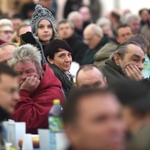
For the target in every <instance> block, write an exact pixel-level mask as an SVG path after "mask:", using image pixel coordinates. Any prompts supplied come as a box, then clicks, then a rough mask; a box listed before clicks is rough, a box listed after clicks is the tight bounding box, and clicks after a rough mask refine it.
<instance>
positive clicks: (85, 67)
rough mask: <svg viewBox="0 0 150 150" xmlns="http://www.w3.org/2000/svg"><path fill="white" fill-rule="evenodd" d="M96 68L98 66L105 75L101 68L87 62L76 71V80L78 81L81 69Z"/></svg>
mask: <svg viewBox="0 0 150 150" xmlns="http://www.w3.org/2000/svg"><path fill="white" fill-rule="evenodd" d="M94 68H96V69H97V70H99V72H100V73H101V74H102V75H103V76H104V74H103V72H102V70H101V69H100V68H98V67H97V66H96V65H94V64H86V65H83V66H81V67H80V68H79V70H78V71H77V73H76V81H77V78H78V74H79V72H80V71H81V70H83V71H89V70H93V69H94Z"/></svg>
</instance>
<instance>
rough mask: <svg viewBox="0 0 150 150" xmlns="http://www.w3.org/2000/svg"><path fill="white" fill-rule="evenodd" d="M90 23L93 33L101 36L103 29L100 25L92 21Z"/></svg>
mask: <svg viewBox="0 0 150 150" xmlns="http://www.w3.org/2000/svg"><path fill="white" fill-rule="evenodd" d="M90 25H91V30H92V31H93V33H94V34H97V35H100V36H101V37H103V30H102V28H101V27H100V26H98V25H97V24H94V23H92V24H90ZM90 25H89V26H90Z"/></svg>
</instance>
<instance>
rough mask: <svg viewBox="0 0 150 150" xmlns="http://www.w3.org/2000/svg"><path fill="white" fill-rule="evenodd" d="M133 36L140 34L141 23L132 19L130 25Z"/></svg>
mask: <svg viewBox="0 0 150 150" xmlns="http://www.w3.org/2000/svg"><path fill="white" fill-rule="evenodd" d="M129 25H130V27H131V29H132V32H133V34H138V33H139V32H140V21H139V20H138V19H135V18H134V19H131V21H130V23H129Z"/></svg>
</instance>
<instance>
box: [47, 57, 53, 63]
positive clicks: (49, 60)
mask: <svg viewBox="0 0 150 150" xmlns="http://www.w3.org/2000/svg"><path fill="white" fill-rule="evenodd" d="M47 61H48V62H49V63H50V64H54V60H53V59H51V58H50V57H49V56H47Z"/></svg>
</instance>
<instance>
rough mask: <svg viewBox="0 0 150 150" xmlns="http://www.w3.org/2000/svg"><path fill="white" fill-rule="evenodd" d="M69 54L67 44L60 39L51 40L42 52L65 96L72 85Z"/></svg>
mask: <svg viewBox="0 0 150 150" xmlns="http://www.w3.org/2000/svg"><path fill="white" fill-rule="evenodd" d="M71 52H72V50H71V47H70V46H69V45H68V43H67V42H65V41H63V40H60V39H56V40H53V41H52V42H51V43H49V44H48V45H47V46H46V48H45V51H44V53H45V57H46V60H47V61H48V62H49V66H50V67H51V68H52V69H53V71H54V73H55V75H56V76H57V78H58V79H59V80H60V81H61V83H62V87H63V91H64V93H65V95H66V96H67V95H68V93H69V91H70V89H71V87H72V85H73V80H72V76H71V74H70V73H69V70H70V67H71V63H72V56H71Z"/></svg>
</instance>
